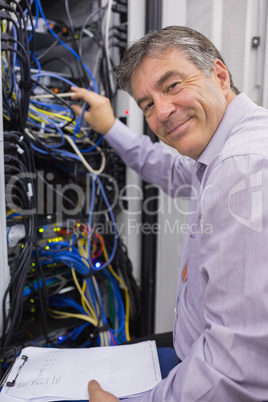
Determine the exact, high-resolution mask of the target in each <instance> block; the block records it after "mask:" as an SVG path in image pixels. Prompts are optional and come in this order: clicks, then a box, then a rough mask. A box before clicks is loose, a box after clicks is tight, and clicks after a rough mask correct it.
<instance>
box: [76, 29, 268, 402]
mask: <svg viewBox="0 0 268 402" xmlns="http://www.w3.org/2000/svg"><path fill="white" fill-rule="evenodd" d="M117 79H118V84H119V86H120V87H121V88H122V89H124V90H126V91H127V92H128V93H129V94H130V95H131V96H133V97H134V98H135V100H136V102H137V104H138V105H139V107H140V108H141V110H142V111H143V113H144V115H145V117H146V120H147V122H148V124H149V126H150V128H151V129H152V131H153V132H154V133H155V134H156V135H157V136H158V137H159V139H160V140H161V141H162V142H164V143H165V144H168V145H170V146H171V147H173V148H175V149H176V150H177V151H178V154H177V155H174V153H173V152H170V149H169V148H168V147H166V146H165V144H163V143H162V142H161V143H156V144H153V143H152V142H151V141H150V139H149V138H148V137H147V136H139V135H136V134H135V133H133V132H131V131H130V130H129V129H128V128H127V127H126V126H125V125H123V124H122V123H121V122H120V121H119V120H117V119H116V118H115V116H114V114H113V111H112V108H111V105H110V102H109V100H108V99H107V98H104V97H101V96H99V95H97V94H95V93H92V92H89V91H87V90H85V89H82V88H73V92H74V95H73V99H83V100H85V101H86V102H88V104H89V106H90V107H89V110H88V111H86V113H85V115H84V118H85V120H86V121H87V122H88V123H89V124H90V125H91V127H92V128H93V129H94V130H96V131H97V132H99V133H102V134H105V139H106V140H107V141H108V143H109V144H110V145H111V146H112V147H114V149H115V150H116V152H117V153H118V154H119V155H120V156H121V158H122V159H123V160H124V162H125V163H126V164H127V165H128V166H130V167H132V168H133V169H135V170H136V171H137V172H138V173H139V174H140V175H141V176H142V178H143V179H144V180H146V181H149V182H151V183H153V184H156V185H159V186H161V187H162V188H163V190H164V191H166V192H169V194H170V191H171V193H172V194H173V195H175V194H178V189H180V191H179V193H180V195H181V196H189V193H188V191H189V188H191V189H192V197H190V209H189V211H190V213H189V220H188V227H189V233H187V234H186V236H185V241H184V248H183V252H182V257H181V262H180V268H179V283H178V293H177V298H176V301H174V303H176V309H175V311H176V316H175V322H174V332H173V341H174V347H175V350H176V352H177V355H178V357H179V358H180V359H181V360H182V362H181V363H180V364H178V365H177V366H176V367H175V368H174V369H173V370H172V371H171V372H170V373H169V375H168V376H167V378H165V379H164V380H162V381H161V382H160V383H159V384H158V385H157V386H156V387H155V388H154V389H153V390H152V391H150V392H148V393H146V394H144V395H142V396H139V397H134V398H132V401H133V402H134V401H142V402H145V401H151V402H178V401H180V402H194V401H202V402H215V401H217V402H229V401H230V402H235V401H237V402H249V401H252V402H253V401H263V400H265V399H268V381H267V374H266V373H267V372H268V348H267V345H268V325H267V322H268V303H267V294H268V293H267V292H268V274H267V260H268V251H267V250H268V248H267V244H268V209H267V207H266V206H267V205H268V194H267V189H268V129H267V127H268V112H267V111H266V110H265V109H263V108H261V107H258V106H257V105H256V104H254V103H253V102H252V101H251V100H250V99H249V98H248V97H247V96H246V95H245V94H244V93H241V94H240V93H239V91H238V90H237V89H236V87H235V86H234V84H233V81H232V76H231V74H230V72H229V71H228V69H227V67H226V65H225V63H224V60H223V59H222V57H221V55H220V53H219V52H218V50H217V49H216V48H215V47H214V45H213V44H212V43H211V42H210V41H209V40H208V39H207V38H205V37H204V36H203V35H201V34H200V33H198V32H196V31H194V30H192V29H189V28H186V27H177V26H172V27H167V28H164V29H162V30H159V31H152V32H149V33H148V34H147V35H145V36H144V37H143V38H141V39H140V40H139V41H137V42H135V43H134V44H132V45H131V46H130V47H129V48H128V49H127V50H126V52H125V55H124V57H123V59H122V61H121V63H120V66H119V68H118V70H117ZM74 110H75V111H76V113H77V114H80V113H81V108H79V107H78V106H74ZM170 185H171V189H170ZM207 224H209V225H210V228H212V230H210V231H209V233H207V232H205V231H203V230H202V227H204V225H207ZM193 227H194V228H195V230H194V231H192V230H191V228H193ZM89 395H90V401H91V402H113V401H118V399H117V398H116V397H115V396H113V395H111V394H109V393H107V392H105V391H104V390H102V389H101V388H100V386H99V384H98V383H96V382H95V381H91V382H90V383H89Z"/></svg>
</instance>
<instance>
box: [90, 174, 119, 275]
mask: <svg viewBox="0 0 268 402" xmlns="http://www.w3.org/2000/svg"><path fill="white" fill-rule="evenodd" d="M90 177H91V181H92V197H91V203H90V212H89V220H88V228H89V230H90V228H91V225H92V215H93V210H94V200H95V193H96V185H95V179H96V180H97V181H98V184H99V188H100V190H101V193H102V196H103V199H104V201H105V204H106V206H107V208H108V210H109V213H110V216H111V220H112V223H113V227H114V245H113V249H112V253H111V255H110V257H109V258H108V261H106V262H105V263H104V264H103V265H101V266H100V267H99V268H97V267H96V266H95V265H94V264H93V262H92V259H91V255H90V250H91V240H90V238H91V236H90V234H89V235H88V250H89V256H88V258H89V264H90V266H91V268H92V269H93V270H95V271H99V270H100V269H103V268H106V267H107V266H108V265H109V264H110V263H111V262H112V260H113V258H114V256H115V253H116V249H117V236H118V232H117V227H116V222H115V218H114V214H113V211H112V208H111V206H110V204H109V201H108V200H107V197H106V194H105V191H104V188H103V186H102V183H101V181H100V179H99V177H98V176H93V174H92V173H90Z"/></svg>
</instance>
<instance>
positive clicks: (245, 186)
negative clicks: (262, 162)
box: [228, 170, 263, 233]
mask: <svg viewBox="0 0 268 402" xmlns="http://www.w3.org/2000/svg"><path fill="white" fill-rule="evenodd" d="M242 191H243V192H244V193H245V194H246V195H247V196H250V200H247V201H249V202H250V206H251V208H250V216H249V218H248V219H247V218H245V217H243V216H240V215H239V214H238V213H237V212H234V210H233V209H232V207H231V198H232V197H234V196H235V195H239V193H240V192H242ZM228 209H229V212H230V214H231V215H232V216H233V217H234V218H235V219H236V221H237V222H239V223H241V225H243V226H245V227H247V228H249V229H251V230H254V231H255V232H258V233H260V232H261V231H262V216H263V172H262V170H259V171H258V172H256V173H253V174H252V175H250V177H249V180H246V179H243V180H241V181H239V182H238V183H237V184H236V185H235V186H234V187H233V188H232V189H231V191H230V192H229V194H228Z"/></svg>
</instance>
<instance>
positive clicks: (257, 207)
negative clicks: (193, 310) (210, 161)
mask: <svg viewBox="0 0 268 402" xmlns="http://www.w3.org/2000/svg"><path fill="white" fill-rule="evenodd" d="M267 205H268V160H267V159H266V158H263V157H261V156H257V155H253V156H252V155H251V156H236V157H231V158H229V159H228V160H225V161H224V162H222V163H221V164H220V165H218V166H217V167H216V168H215V169H214V170H213V171H212V172H211V174H209V177H208V179H207V180H206V181H205V183H204V188H203V192H202V198H201V204H200V210H199V212H198V213H197V220H198V221H199V223H200V226H199V227H200V230H199V233H198V234H196V238H195V241H196V242H197V244H196V246H197V249H196V255H195V260H196V263H197V266H198V271H197V274H198V275H200V283H201V286H202V293H203V306H202V307H200V306H199V309H200V311H201V314H203V316H204V321H205V328H204V331H203V333H202V334H201V335H200V336H199V337H198V338H197V339H196V341H195V342H194V343H193V345H192V347H191V348H190V351H189V353H188V354H187V355H186V357H185V358H184V360H183V361H182V363H181V364H179V365H178V366H177V367H175V368H174V369H173V370H172V371H171V372H170V373H169V375H168V377H167V378H166V379H165V380H163V381H161V382H160V383H159V384H158V385H157V386H156V387H155V388H154V389H153V390H152V391H151V393H150V399H148V395H144V398H143V397H141V398H134V399H133V402H134V401H139V402H147V401H150V402H158V401H168V402H178V401H180V402H189V401H191V402H197V401H198V402H204V401H206V402H215V401H217V402H226V401H232V402H242V401H243V402H253V401H255V402H256V401H265V400H268V381H267V372H268V347H267V345H268V325H267V323H268V303H267V294H268V268H267V244H268V209H267ZM208 222H209V223H210V225H211V228H212V231H211V232H209V233H206V232H202V227H204V226H202V225H205V223H208ZM189 269H191V267H190V266H188V270H189ZM188 281H189V279H188V280H187V282H188ZM187 282H186V284H185V286H189V285H190V284H189V283H188V285H187ZM189 295H190V293H188V297H189Z"/></svg>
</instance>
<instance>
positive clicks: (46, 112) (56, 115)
mask: <svg viewBox="0 0 268 402" xmlns="http://www.w3.org/2000/svg"><path fill="white" fill-rule="evenodd" d="M31 110H34V111H36V112H39V113H41V114H44V115H46V114H47V115H48V116H53V117H56V118H58V119H60V120H66V121H72V120H73V119H72V118H71V117H68V116H63V115H61V114H59V113H53V112H48V111H47V110H43V109H39V108H37V107H36V106H33V105H31ZM72 123H73V124H74V125H75V122H74V121H73V122H72Z"/></svg>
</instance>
